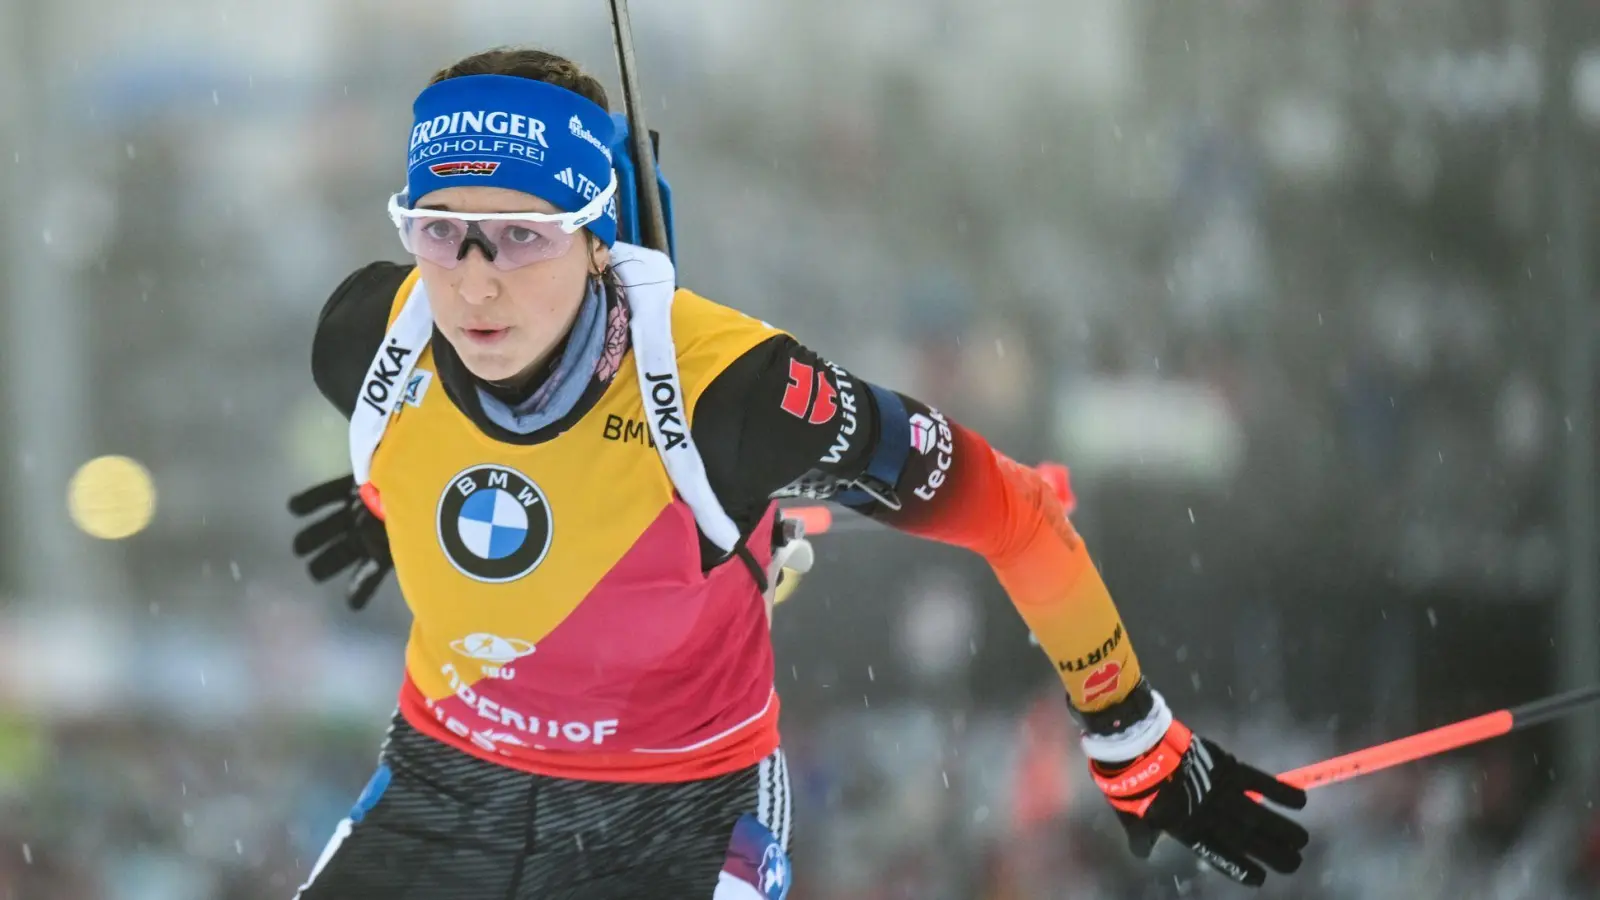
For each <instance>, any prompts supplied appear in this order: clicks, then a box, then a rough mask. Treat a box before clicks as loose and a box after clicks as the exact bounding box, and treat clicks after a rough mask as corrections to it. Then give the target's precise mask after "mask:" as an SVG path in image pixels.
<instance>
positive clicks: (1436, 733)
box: [1257, 685, 1600, 799]
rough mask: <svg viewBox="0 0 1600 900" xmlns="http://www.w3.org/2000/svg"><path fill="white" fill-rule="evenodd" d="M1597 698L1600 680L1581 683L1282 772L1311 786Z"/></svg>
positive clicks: (1492, 734) (1478, 738) (1541, 719)
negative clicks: (1538, 698) (1591, 683)
mask: <svg viewBox="0 0 1600 900" xmlns="http://www.w3.org/2000/svg"><path fill="white" fill-rule="evenodd" d="M1596 701H1600V685H1592V686H1590V687H1586V688H1578V689H1576V690H1571V691H1567V692H1566V693H1562V694H1556V695H1555V696H1553V697H1546V698H1544V699H1543V700H1535V701H1533V702H1532V703H1524V704H1522V705H1521V706H1513V707H1511V708H1509V709H1497V710H1495V711H1494V712H1490V713H1484V714H1483V715H1481V716H1473V717H1472V718H1470V719H1465V720H1463V721H1460V722H1456V723H1454V724H1451V725H1442V726H1440V727H1438V728H1433V729H1430V730H1428V731H1424V732H1422V733H1420V734H1413V735H1411V736H1410V737H1403V738H1400V739H1399V740H1394V741H1389V742H1388V743H1384V744H1379V745H1377V746H1376V747H1368V748H1367V749H1365V750H1357V751H1355V752H1354V753H1346V754H1344V755H1343V756H1335V757H1334V758H1333V759H1329V760H1324V761H1322V762H1319V763H1312V764H1311V765H1309V766H1304V767H1301V768H1299V769H1295V770H1294V771H1292V772H1285V773H1283V774H1282V775H1279V776H1278V777H1279V778H1280V779H1282V780H1283V781H1285V782H1288V783H1289V784H1292V785H1295V786H1296V787H1301V788H1305V789H1307V790H1310V789H1312V788H1319V787H1322V786H1324V785H1329V784H1335V783H1337V782H1340V781H1349V780H1350V779H1352V778H1359V777H1360V776H1362V775H1366V774H1369V773H1371V772H1377V771H1379V770H1381V769H1387V768H1390V767H1391V766H1398V765H1401V764H1403V763H1408V762H1414V761H1416V760H1419V759H1425V758H1427V757H1429V756H1437V755H1438V754H1440V753H1445V752H1447V751H1450V750H1455V749H1457V748H1459V747H1465V746H1468V745H1470V744H1477V743H1481V742H1483V741H1487V740H1489V739H1490V738H1497V737H1499V736H1501V735H1503V734H1510V733H1511V732H1513V731H1520V730H1521V729H1524V728H1529V727H1532V726H1534V725H1540V724H1543V723H1545V722H1548V721H1550V720H1552V719H1558V718H1560V717H1562V716H1564V715H1567V714H1568V713H1571V712H1574V711H1576V710H1579V709H1582V708H1583V707H1585V706H1587V705H1589V704H1591V703H1594V702H1596ZM1257 799H1260V798H1257Z"/></svg>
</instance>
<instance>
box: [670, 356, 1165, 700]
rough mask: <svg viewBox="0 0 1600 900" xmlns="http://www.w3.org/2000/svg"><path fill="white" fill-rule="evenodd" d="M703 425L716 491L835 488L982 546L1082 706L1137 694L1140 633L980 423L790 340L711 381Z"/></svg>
mask: <svg viewBox="0 0 1600 900" xmlns="http://www.w3.org/2000/svg"><path fill="white" fill-rule="evenodd" d="M694 434H695V438H696V443H697V444H698V445H699V447H700V451H701V453H702V455H704V456H705V458H706V464H707V470H708V472H709V473H710V474H711V475H712V479H713V487H715V488H717V491H718V494H719V496H724V497H745V498H752V499H753V500H758V501H759V502H760V503H761V504H762V505H765V502H766V500H767V498H768V497H770V496H810V497H816V498H827V499H832V500H835V501H837V502H841V503H846V504H848V505H851V506H853V507H856V508H857V509H859V510H860V511H861V512H864V513H866V514H868V515H871V516H873V517H874V518H877V519H879V520H880V521H883V522H885V523H886V524H889V525H891V526H893V527H895V528H898V529H900V530H902V531H906V532H908V533H911V534H915V535H917V536H919V537H925V538H929V539H931V540H936V541H940V542H943V543H947V544H954V545H956V546H960V547H965V548H967V549H969V550H973V551H975V552H977V553H978V554H980V555H981V556H983V557H984V559H986V560H987V561H988V562H989V564H990V565H991V566H992V567H993V568H994V571H995V573H996V575H998V576H999V579H1000V583H1001V584H1002V586H1003V587H1004V588H1005V589H1006V592H1007V593H1008V594H1009V595H1010V597H1011V600H1012V602H1013V603H1014V604H1015V605H1016V608H1017V611H1018V612H1019V613H1021V615H1022V617H1023V619H1024V620H1025V621H1026V622H1027V624H1028V626H1029V627H1030V628H1031V629H1032V630H1033V633H1034V635H1035V636H1036V637H1037V638H1038V639H1039V644H1040V646H1042V647H1043V648H1044V651H1045V652H1046V653H1047V654H1048V655H1049V656H1050V658H1051V660H1052V661H1053V662H1054V663H1055V668H1056V672H1057V673H1058V674H1059V675H1060V677H1061V681H1062V683H1063V684H1064V685H1065V687H1066V691H1067V695H1068V696H1069V697H1070V698H1071V701H1072V705H1073V707H1074V708H1075V709H1077V710H1079V711H1080V712H1095V711H1099V710H1104V709H1107V708H1110V707H1112V706H1115V705H1116V704H1117V703H1119V702H1120V701H1122V700H1125V699H1127V698H1128V697H1129V696H1130V695H1131V694H1133V692H1134V688H1135V686H1136V685H1138V683H1139V680H1140V676H1139V662H1138V658H1137V657H1136V656H1135V655H1134V652H1133V644H1132V642H1131V641H1130V640H1129V639H1128V634H1127V630H1126V629H1125V628H1124V627H1123V624H1122V619H1121V617H1120V616H1119V615H1118V613H1117V609H1116V605H1115V604H1114V603H1113V602H1112V600H1111V596H1110V594H1109V593H1108V592H1107V591H1106V588H1105V585H1104V583H1103V582H1102V581H1101V580H1100V574H1099V572H1098V571H1096V569H1095V567H1094V565H1093V564H1092V563H1091V562H1090V560H1089V555H1088V551H1087V550H1086V549H1085V547H1084V544H1083V541H1082V540H1080V539H1079V537H1078V535H1077V534H1076V532H1074V531H1073V529H1072V525H1071V524H1070V523H1069V522H1068V521H1067V518H1066V514H1065V512H1064V511H1063V510H1062V508H1061V505H1060V502H1059V501H1058V500H1057V499H1056V497H1055V494H1054V492H1053V491H1051V490H1050V488H1049V487H1048V485H1046V484H1045V482H1044V481H1043V480H1042V479H1041V478H1040V477H1039V475H1038V474H1037V473H1036V472H1034V471H1033V470H1032V469H1030V468H1028V467H1026V466H1022V465H1018V464H1017V463H1014V462H1012V461H1011V460H1010V459H1008V458H1006V457H1005V456H1004V455H1003V454H1001V453H999V452H998V451H996V450H994V449H993V448H992V447H990V446H989V444H988V442H987V441H985V440H984V439H983V437H982V436H981V435H979V434H977V433H976V432H974V431H971V430H969V429H966V428H963V427H962V426H961V425H959V424H957V423H955V422H951V421H950V420H949V419H948V418H947V417H945V416H944V415H942V414H941V413H939V412H938V411H937V410H935V409H932V408H930V407H929V406H927V405H926V404H924V403H922V402H921V401H918V400H916V399H914V398H911V397H907V396H905V395H904V394H899V393H896V392H892V391H888V390H885V389H883V388H879V387H877V386H875V385H870V384H868V383H866V382H864V381H862V380H861V379H859V378H856V377H855V376H853V375H851V374H850V373H849V372H847V371H845V370H844V369H842V368H838V367H836V366H831V365H830V364H829V363H828V362H826V361H825V360H823V359H821V358H819V357H818V356H817V355H816V354H815V353H813V352H811V351H810V350H808V349H806V348H805V347H804V346H802V345H800V344H799V343H797V342H796V341H794V340H793V339H792V338H788V337H780V338H774V339H772V340H769V341H768V342H766V343H764V344H762V345H761V346H759V347H757V348H756V349H754V350H752V351H751V352H750V353H749V354H746V356H745V357H744V358H742V359H740V360H739V361H738V362H736V363H734V365H733V366H731V367H730V368H729V369H728V370H726V371H725V372H723V373H722V375H721V376H720V377H719V378H718V379H717V380H716V381H715V382H713V383H712V384H711V386H710V387H708V388H707V390H706V393H705V395H704V396H703V397H702V398H701V401H700V405H699V407H698V408H697V410H696V411H695V424H694ZM719 480H720V481H721V482H722V483H720V484H719V483H718V481H719Z"/></svg>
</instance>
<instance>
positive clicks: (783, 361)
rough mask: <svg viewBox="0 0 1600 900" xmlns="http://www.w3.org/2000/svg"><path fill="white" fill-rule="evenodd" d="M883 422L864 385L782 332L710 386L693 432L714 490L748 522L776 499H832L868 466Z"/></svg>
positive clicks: (733, 512) (729, 508) (697, 411)
mask: <svg viewBox="0 0 1600 900" xmlns="http://www.w3.org/2000/svg"><path fill="white" fill-rule="evenodd" d="M877 428H878V423H877V408H876V405H875V403H874V401H873V398H872V392H871V391H870V390H868V389H867V385H866V383H865V382H862V381H861V380H860V379H857V378H856V377H855V376H853V375H851V374H850V373H849V372H847V371H845V370H844V369H842V368H840V367H838V366H836V365H834V364H832V363H830V362H828V361H827V360H824V359H823V358H822V357H820V356H818V355H817V354H816V353H814V352H812V351H811V350H809V349H807V348H806V347H805V346H803V345H802V344H800V343H799V342H798V341H796V340H795V339H794V338H791V337H789V336H787V335H779V336H777V337H774V338H770V339H768V340H766V341H764V342H762V343H760V344H758V345H756V346H755V347H754V348H752V349H751V350H749V351H748V352H746V353H745V354H744V355H743V356H741V357H739V359H737V360H736V361H734V363H733V364H732V365H730V366H729V367H728V368H726V369H724V370H723V371H722V372H721V373H720V374H719V375H718V376H717V377H716V378H715V379H714V380H713V381H712V382H711V384H710V385H708V386H707V387H706V390H705V392H704V393H703V394H702V395H701V396H700V401H699V403H698V404H697V405H696V407H695V413H694V426H693V433H694V440H695V443H696V445H698V447H699V448H700V455H701V458H703V459H704V460H705V464H706V474H707V476H708V478H709V480H710V482H711V487H712V489H713V490H715V491H716V493H717V497H718V499H719V500H721V501H722V504H723V506H724V507H725V508H726V509H727V511H728V513H729V515H731V516H733V518H734V519H735V521H738V522H739V523H740V524H741V525H744V524H745V523H746V521H748V518H749V516H750V515H751V514H756V515H758V514H759V512H758V511H760V510H765V508H766V505H767V503H768V502H769V501H770V500H771V498H773V497H774V496H809V497H815V498H826V497H830V496H833V494H834V493H835V492H836V491H837V490H839V488H840V487H841V486H842V485H845V484H847V483H849V482H850V481H852V480H854V479H855V478H857V477H858V476H859V475H861V473H862V472H863V471H864V470H865V469H866V467H867V463H868V461H869V460H870V459H871V458H872V453H873V449H874V446H875V442H876V440H877Z"/></svg>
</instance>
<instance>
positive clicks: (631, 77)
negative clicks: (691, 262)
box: [610, 0, 670, 253]
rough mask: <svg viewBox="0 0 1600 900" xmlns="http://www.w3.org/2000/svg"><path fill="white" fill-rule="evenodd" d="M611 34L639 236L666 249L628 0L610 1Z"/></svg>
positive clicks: (654, 246)
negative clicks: (635, 184)
mask: <svg viewBox="0 0 1600 900" xmlns="http://www.w3.org/2000/svg"><path fill="white" fill-rule="evenodd" d="M610 2H611V36H612V38H613V39H614V40H615V42H616V49H617V68H618V69H619V70H620V73H621V75H622V102H623V107H624V109H625V110H626V112H627V115H628V140H629V142H630V143H631V144H632V145H633V162H634V170H635V171H636V172H638V178H637V179H636V180H637V181H638V184H639V238H640V240H641V241H643V242H644V245H645V246H646V247H648V248H650V249H651V250H660V251H661V252H662V253H668V252H670V248H669V247H668V246H667V245H668V241H667V219H666V213H665V212H664V211H663V209H662V206H661V193H660V190H659V188H658V187H657V185H656V156H655V152H654V151H653V150H652V148H651V146H650V129H649V127H648V126H646V125H645V121H644V100H643V98H641V97H640V96H639V69H638V64H637V63H636V62H635V61H634V58H633V25H632V22H631V21H630V20H629V18H628V0H610Z"/></svg>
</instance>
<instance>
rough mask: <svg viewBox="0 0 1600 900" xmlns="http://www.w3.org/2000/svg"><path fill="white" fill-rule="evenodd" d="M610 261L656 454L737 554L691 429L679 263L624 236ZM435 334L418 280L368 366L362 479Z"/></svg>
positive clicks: (698, 518) (354, 456)
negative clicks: (680, 337)
mask: <svg viewBox="0 0 1600 900" xmlns="http://www.w3.org/2000/svg"><path fill="white" fill-rule="evenodd" d="M611 260H612V267H613V268H614V269H615V270H616V273H617V277H618V279H619V280H621V282H622V286H623V288H624V289H625V290H627V292H628V303H629V306H630V307H631V308H632V311H633V322H632V326H631V329H630V331H631V333H632V337H633V354H634V367H635V368H637V369H638V371H639V390H640V392H641V393H642V394H643V396H644V403H645V408H646V410H647V414H646V416H645V419H646V421H647V422H648V423H649V425H650V435H651V437H653V438H655V442H656V451H657V452H659V453H660V454H661V462H662V464H663V465H665V466H666V467H667V477H668V478H670V479H672V485H673V487H675V488H677V490H678V494H679V496H681V497H683V500H684V502H685V503H687V504H688V505H689V509H690V510H691V511H693V513H694V520H695V523H696V524H698V525H699V526H700V530H701V531H702V532H704V533H705V536H706V537H707V538H709V539H710V540H711V542H712V543H713V544H716V545H717V546H718V547H720V548H721V549H722V550H723V552H725V553H731V552H733V550H734V548H735V547H737V546H738V545H739V526H738V525H736V524H734V521H733V519H732V518H730V517H729V516H728V513H727V511H726V510H724V509H723V508H722V503H721V501H719V500H718V499H717V495H716V492H715V491H713V490H712V489H711V481H710V480H709V479H708V478H707V477H706V466H705V461H704V460H702V459H701V458H700V451H699V449H698V448H697V447H695V443H694V437H693V435H691V434H690V432H689V427H688V414H687V411H686V406H687V404H686V403H685V402H684V393H683V382H682V380H681V379H680V378H679V377H678V352H677V346H676V345H675V344H674V343H673V341H672V296H673V294H674V293H675V292H676V290H677V273H676V272H675V271H674V270H673V267H672V260H671V259H669V258H668V257H667V256H666V254H664V253H658V252H656V251H654V250H647V249H645V248H644V247H637V246H634V245H633V244H625V243H622V242H620V241H619V242H618V243H617V244H615V245H614V246H613V247H612V248H611ZM432 336H433V310H432V308H431V307H430V306H429V305H428V292H427V289H426V288H425V287H424V286H423V284H422V281H421V280H420V279H418V280H417V282H416V283H415V284H414V285H413V286H412V288H411V293H410V294H409V295H408V296H407V297H406V302H405V306H403V307H401V309H400V315H399V316H397V317H396V318H395V320H394V324H393V325H391V326H389V330H388V332H387V333H385V334H384V336H383V346H381V347H379V348H378V353H377V355H376V356H374V357H373V359H372V365H370V366H368V367H367V377H366V379H365V380H363V381H362V383H361V393H360V395H359V396H358V397H357V399H356V408H355V412H354V413H353V414H351V416H350V471H351V472H352V473H353V474H354V475H355V479H356V483H357V484H366V483H367V481H368V480H369V479H370V478H371V476H372V456H373V454H374V453H376V452H377V449H378V443H379V442H380V441H382V440H383V433H384V431H385V430H387V429H388V427H389V418H390V414H391V413H392V412H393V411H394V410H395V408H396V406H397V405H398V404H399V403H400V402H401V395H402V393H403V390H402V386H403V385H405V383H406V380H407V379H408V378H409V377H410V376H411V369H412V368H413V367H414V366H415V365H416V364H417V359H418V357H420V356H421V355H422V350H423V348H425V347H426V346H427V345H428V340H429V339H430V338H431V337H432Z"/></svg>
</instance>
